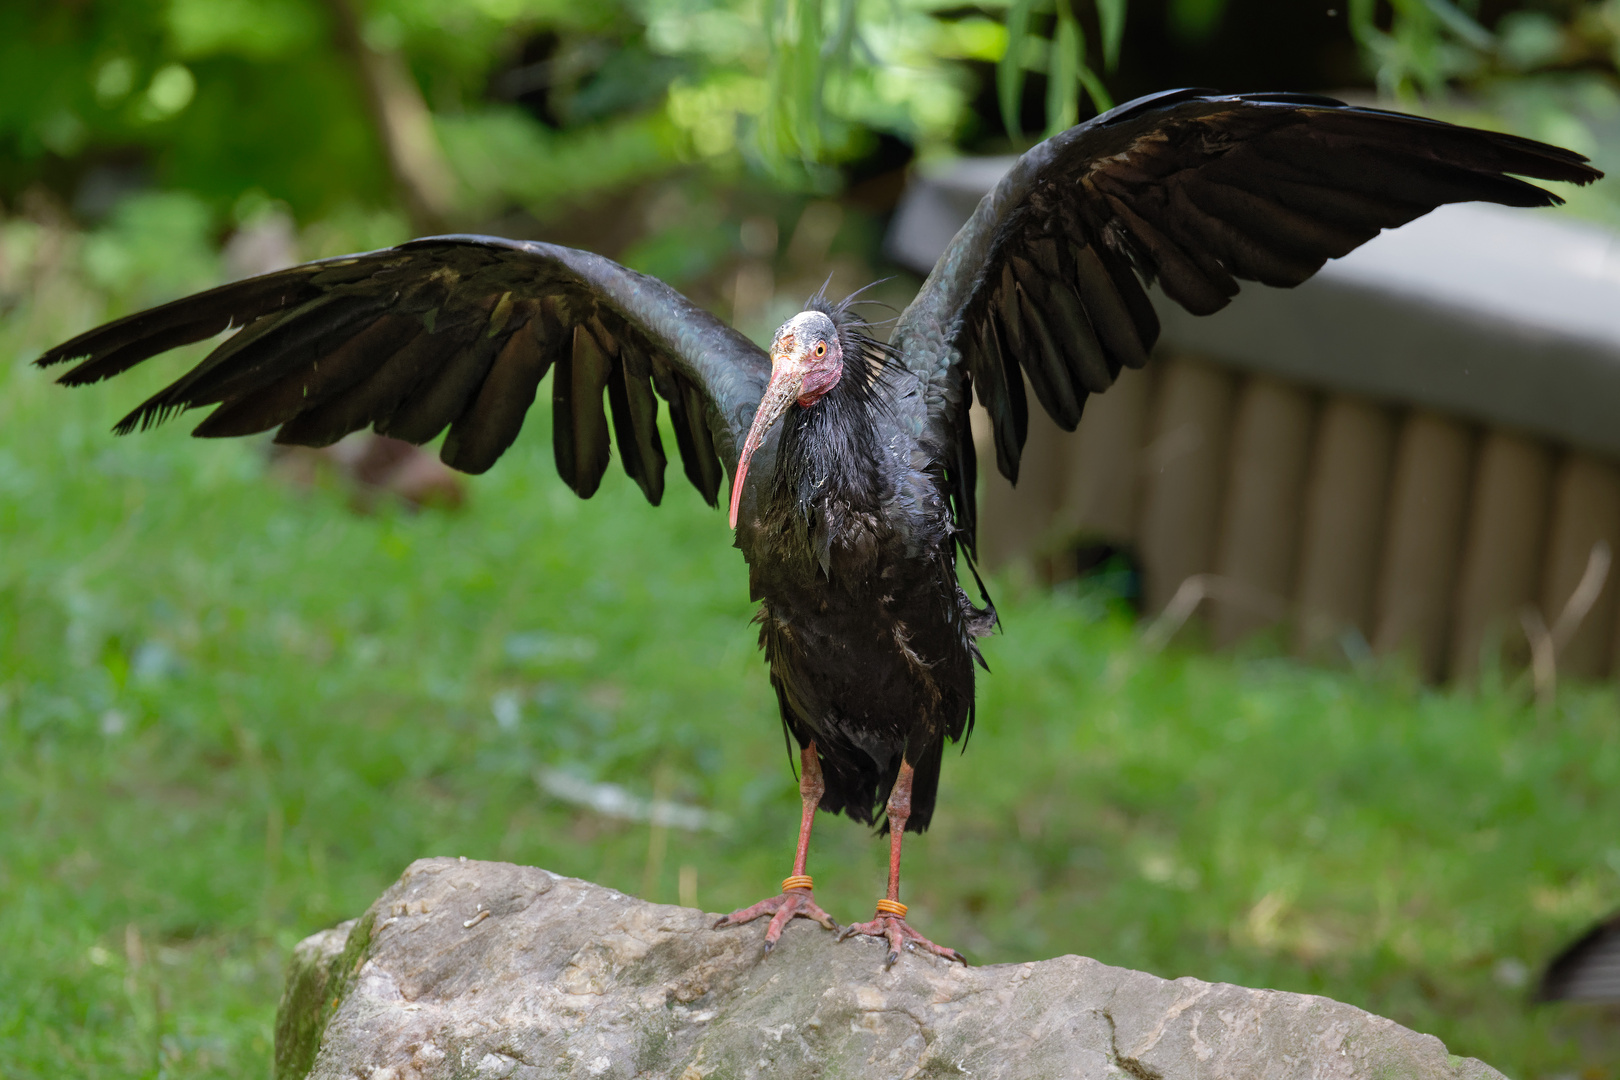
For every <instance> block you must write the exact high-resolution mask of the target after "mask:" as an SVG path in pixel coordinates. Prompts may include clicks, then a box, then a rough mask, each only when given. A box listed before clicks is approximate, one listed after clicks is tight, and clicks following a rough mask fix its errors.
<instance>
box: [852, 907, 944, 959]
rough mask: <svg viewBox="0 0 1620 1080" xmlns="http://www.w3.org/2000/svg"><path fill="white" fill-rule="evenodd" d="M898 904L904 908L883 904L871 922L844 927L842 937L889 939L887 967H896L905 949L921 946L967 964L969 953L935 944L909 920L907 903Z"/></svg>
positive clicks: (920, 947) (935, 953)
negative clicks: (906, 918) (862, 936)
mask: <svg viewBox="0 0 1620 1080" xmlns="http://www.w3.org/2000/svg"><path fill="white" fill-rule="evenodd" d="M894 906H895V907H897V908H899V909H900V910H899V911H898V912H893V911H884V910H883V908H882V907H881V906H880V907H879V909H878V913H877V916H876V917H875V918H873V919H872V921H871V922H863V923H851V924H850V925H848V926H846V927H844V932H843V933H841V934H839V935H838V940H839V941H843V940H844V939H845V938H847V937H851V936H853V935H855V934H865V935H867V936H869V937H875V938H885V939H887V941H888V943H889V955H888V958H887V959H886V960H884V962H883V966H884V967H885V968H890V967H893V966H894V963H895V961H896V960H899V959H900V950H901V949H921V950H923V951H924V952H930V953H933V954H934V955H935V956H942V957H944V958H945V959H947V960H958V961H961V963H962V965H963V966H964V967H965V966H966V965H967V957H965V956H963V955H962V954H961V953H959V952H957V951H956V950H955V949H947V948H946V947H945V946H943V945H935V944H934V943H933V942H932V941H929V940H928V939H927V938H925V937H923V936H922V935H921V934H919V933H917V931H915V930H913V929H912V928H911V927H910V925H909V924H907V922H906V920H905V906H904V905H903V904H895V905H894Z"/></svg>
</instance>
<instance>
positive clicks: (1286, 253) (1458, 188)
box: [895, 90, 1602, 543]
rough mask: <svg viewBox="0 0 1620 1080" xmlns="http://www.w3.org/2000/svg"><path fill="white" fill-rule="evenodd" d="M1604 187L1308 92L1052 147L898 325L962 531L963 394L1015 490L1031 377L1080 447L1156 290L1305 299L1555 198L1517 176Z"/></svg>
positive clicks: (1150, 103)
mask: <svg viewBox="0 0 1620 1080" xmlns="http://www.w3.org/2000/svg"><path fill="white" fill-rule="evenodd" d="M1509 174H1514V175H1509ZM1601 175H1602V173H1600V172H1598V171H1597V170H1595V169H1593V168H1592V167H1591V166H1589V165H1588V164H1587V163H1586V159H1585V158H1584V157H1582V156H1581V155H1579V154H1576V153H1572V152H1570V151H1568V150H1561V149H1559V148H1557V147H1553V146H1547V145H1545V144H1543V143H1538V142H1532V141H1530V140H1528V139H1522V138H1518V137H1516V136H1513V135H1504V134H1500V133H1498V132H1491V131H1480V130H1475V129H1472V128H1463V127H1457V126H1455V125H1452V124H1446V123H1442V122H1440V121H1435V120H1426V119H1422V118H1419V117H1414V116H1405V115H1402V114H1400V113H1392V112H1385V111H1383V110H1379V109H1365V108H1356V107H1352V106H1348V105H1345V104H1343V103H1342V102H1338V101H1335V100H1333V99H1332V98H1323V97H1315V96H1309V95H1303V94H1244V95H1236V96H1220V95H1216V94H1213V93H1211V92H1209V91H1202V90H1172V91H1167V92H1165V93H1161V94H1155V95H1151V96H1149V97H1144V98H1139V99H1138V100H1136V101H1132V102H1129V103H1127V104H1125V105H1122V106H1120V107H1119V108H1117V109H1114V110H1112V111H1111V112H1107V113H1104V114H1102V115H1101V116H1098V117H1097V118H1096V119H1094V120H1091V121H1088V122H1087V123H1084V124H1081V125H1079V126H1077V127H1073V128H1070V129H1069V130H1068V131H1065V132H1063V133H1062V134H1060V135H1057V136H1054V137H1053V138H1051V139H1048V140H1047V141H1046V142H1043V143H1041V144H1040V145H1038V146H1036V147H1034V148H1033V149H1031V150H1030V151H1029V152H1028V153H1026V154H1024V155H1023V157H1021V158H1019V160H1018V161H1017V163H1015V164H1014V165H1013V167H1012V169H1011V170H1010V171H1009V172H1008V173H1007V175H1006V176H1005V177H1004V178H1003V179H1002V180H1001V182H1000V183H999V184H997V185H996V187H995V189H994V190H993V191H991V192H990V193H989V194H988V195H986V196H985V198H984V200H983V201H982V202H980V204H979V207H978V209H977V211H976V212H975V213H974V215H973V217H972V218H971V219H970V220H969V221H968V223H967V224H966V225H965V226H963V227H962V230H961V231H960V232H959V233H957V235H956V238H955V239H954V240H953V241H952V242H951V245H950V247H949V248H948V249H947V250H946V252H945V254H944V255H943V256H942V257H941V258H940V261H939V263H938V264H937V265H936V266H935V268H934V271H933V273H932V274H930V275H929V277H928V280H927V282H925V283H924V285H923V288H922V291H921V292H920V293H919V294H918V296H917V298H916V300H914V301H913V302H912V304H911V305H910V306H909V307H908V308H907V309H906V311H905V312H904V314H902V316H901V318H900V320H899V323H898V325H897V327H896V332H895V340H896V343H897V344H900V345H901V346H902V355H903V356H905V358H906V359H907V361H908V362H909V364H910V366H911V367H912V370H913V372H914V373H915V374H916V375H917V376H918V378H919V379H920V381H921V382H922V383H923V385H924V388H925V391H924V397H925V399H926V401H927V405H928V410H929V426H930V428H931V429H932V434H933V437H934V439H935V440H937V442H936V445H939V446H941V447H948V448H952V449H948V450H946V451H945V452H946V455H947V461H948V462H950V464H948V465H947V473H948V474H950V476H951V480H952V486H953V495H952V498H953V503H954V504H955V506H956V509H957V515H958V522H959V524H960V525H962V526H963V527H964V528H967V529H971V527H972V489H973V471H974V464H973V448H972V438H971V435H970V434H969V433H968V430H967V419H966V415H965V414H966V409H967V404H968V399H969V397H970V394H971V389H972V387H977V388H978V392H979V400H980V401H981V402H982V403H983V404H984V406H985V408H986V409H987V410H988V412H989V414H990V419H991V421H992V424H993V425H994V434H995V447H996V463H997V465H998V467H999V468H1000V469H1001V472H1002V473H1003V474H1004V475H1006V476H1007V478H1008V479H1010V480H1015V481H1016V480H1017V478H1018V459H1019V455H1020V453H1021V451H1022V449H1023V445H1024V437H1025V433H1026V428H1027V423H1028V404H1027V402H1026V401H1025V395H1024V377H1025V376H1027V377H1028V379H1029V385H1030V387H1031V388H1032V389H1033V390H1034V392H1035V397H1036V399H1037V400H1039V402H1040V403H1041V406H1042V407H1043V408H1045V409H1046V411H1047V412H1048V413H1050V414H1051V415H1052V418H1053V419H1054V420H1056V421H1057V423H1058V424H1059V425H1061V426H1062V427H1064V428H1065V429H1067V430H1071V431H1072V430H1073V429H1074V427H1075V425H1076V424H1078V423H1079V421H1080V411H1081V408H1082V407H1083V406H1084V404H1085V400H1086V396H1087V395H1088V394H1094V393H1099V392H1101V391H1103V390H1106V389H1107V388H1108V387H1109V386H1110V385H1111V384H1112V383H1113V381H1114V378H1115V377H1116V376H1117V375H1118V374H1119V371H1120V368H1121V367H1126V366H1128V367H1140V366H1142V365H1143V364H1144V363H1146V361H1147V357H1148V353H1149V351H1150V350H1151V349H1152V348H1153V344H1154V342H1155V341H1156V340H1157V338H1158V334H1159V323H1158V319H1157V317H1156V316H1155V314H1154V311H1153V307H1152V305H1151V304H1150V303H1149V301H1148V297H1147V293H1146V292H1145V289H1144V286H1145V285H1146V284H1150V283H1152V282H1155V281H1157V282H1158V284H1159V287H1160V288H1161V289H1163V290H1164V293H1165V295H1166V296H1168V297H1169V298H1170V299H1172V300H1174V301H1176V302H1177V303H1179V304H1181V305H1182V306H1183V307H1185V308H1186V309H1187V310H1189V311H1191V312H1193V313H1194V314H1196V315H1207V314H1210V313H1211V312H1214V311H1218V310H1219V309H1221V308H1222V307H1225V306H1226V304H1227V302H1228V301H1230V300H1231V298H1232V297H1233V296H1235V295H1237V291H1238V284H1237V282H1238V279H1240V278H1242V279H1247V280H1251V281H1260V282H1264V283H1265V284H1267V285H1277V286H1283V287H1288V286H1293V285H1298V284H1299V283H1300V282H1302V281H1304V280H1305V279H1306V278H1308V277H1310V276H1311V275H1312V274H1314V273H1315V272H1316V271H1317V270H1318V269H1320V268H1321V266H1322V264H1323V263H1324V262H1326V261H1327V260H1328V259H1331V258H1337V257H1338V256H1341V255H1344V254H1347V253H1348V252H1350V251H1351V250H1352V249H1353V248H1355V247H1357V246H1359V245H1360V244H1362V243H1364V242H1366V241H1367V240H1370V239H1372V238H1373V237H1374V236H1377V235H1378V233H1379V231H1380V230H1382V229H1387V228H1393V227H1395V226H1397V225H1404V224H1405V223H1406V222H1408V221H1411V220H1412V219H1414V218H1416V217H1419V216H1421V215H1423V214H1426V213H1428V212H1429V211H1430V210H1432V209H1434V208H1435V207H1437V206H1439V205H1441V204H1443V203H1452V202H1469V201H1474V200H1482V201H1486V202H1495V203H1503V204H1506V205H1509V206H1549V205H1554V204H1557V203H1559V202H1561V201H1562V200H1561V199H1559V198H1558V196H1556V195H1553V194H1551V193H1550V192H1547V191H1544V190H1542V189H1541V188H1538V187H1536V186H1534V185H1533V184H1529V183H1526V182H1525V181H1523V180H1519V179H1515V176H1528V177H1533V178H1535V179H1540V180H1564V181H1572V182H1574V183H1578V184H1584V183H1588V182H1590V181H1592V180H1595V179H1597V178H1598V177H1600V176H1601ZM969 540H970V543H971V533H970V534H969Z"/></svg>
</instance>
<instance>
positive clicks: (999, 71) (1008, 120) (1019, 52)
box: [996, 0, 1035, 139]
mask: <svg viewBox="0 0 1620 1080" xmlns="http://www.w3.org/2000/svg"><path fill="white" fill-rule="evenodd" d="M1034 6H1035V3H1034V0H1012V2H1011V3H1009V4H1008V5H1007V51H1006V53H1004V54H1003V55H1002V57H1001V63H1000V64H998V65H997V66H996V96H997V98H999V99H1000V102H1001V122H1002V123H1003V124H1004V125H1005V126H1006V128H1007V134H1008V135H1011V136H1012V137H1013V138H1014V139H1018V138H1020V137H1022V135H1023V134H1024V127H1023V124H1022V123H1021V122H1020V119H1019V115H1018V114H1019V105H1020V104H1022V102H1023V97H1024V51H1025V46H1026V45H1027V44H1028V41H1029V14H1030V10H1031V9H1032V8H1034Z"/></svg>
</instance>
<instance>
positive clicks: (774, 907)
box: [714, 878, 838, 952]
mask: <svg viewBox="0 0 1620 1080" xmlns="http://www.w3.org/2000/svg"><path fill="white" fill-rule="evenodd" d="M792 880H793V879H792V878H789V879H788V881H785V882H783V883H782V895H780V896H773V897H771V898H770V899H768V900H761V901H760V902H759V903H757V904H755V905H753V906H752V907H745V908H740V909H738V910H736V911H733V912H732V913H731V914H730V915H726V916H723V917H721V918H720V919H718V920H716V922H715V924H714V928H715V929H716V930H720V929H723V928H725V927H727V926H741V925H742V924H743V923H746V922H753V921H754V920H755V919H758V918H761V917H763V916H765V915H769V916H770V917H771V924H770V926H768V927H766V928H765V951H766V952H770V951H771V950H772V949H774V948H776V943H777V941H778V940H780V939H781V937H782V931H783V930H785V929H787V924H788V923H789V922H791V921H792V920H793V919H795V918H800V919H814V920H815V921H816V922H818V923H820V924H821V926H822V928H823V929H826V930H837V929H838V923H837V922H836V921H835V920H834V919H833V917H832V916H831V915H828V914H827V913H826V912H825V911H823V910H821V905H820V904H818V903H816V901H815V897H814V896H813V895H812V894H811V891H810V887H809V886H808V885H803V886H793V887H790V886H789V882H791V881H792Z"/></svg>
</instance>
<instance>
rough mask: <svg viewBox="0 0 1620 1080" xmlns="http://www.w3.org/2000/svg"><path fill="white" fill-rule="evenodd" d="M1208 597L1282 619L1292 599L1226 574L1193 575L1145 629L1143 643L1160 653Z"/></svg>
mask: <svg viewBox="0 0 1620 1080" xmlns="http://www.w3.org/2000/svg"><path fill="white" fill-rule="evenodd" d="M1206 598H1207V599H1211V600H1219V601H1221V602H1222V603H1227V604H1237V605H1238V606H1240V607H1246V608H1251V609H1253V610H1255V611H1258V612H1260V613H1262V614H1264V615H1267V616H1270V617H1272V618H1277V619H1281V618H1284V617H1286V616H1287V615H1288V601H1286V600H1284V599H1283V598H1282V597H1280V596H1275V595H1273V594H1272V593H1268V592H1266V591H1265V590H1263V589H1257V588H1255V587H1254V586H1253V585H1249V584H1247V583H1246V582H1242V581H1238V580H1237V579H1236V578H1229V577H1222V576H1221V575H1220V574H1192V575H1189V576H1188V577H1187V578H1185V579H1183V581H1182V582H1181V585H1180V586H1179V587H1177V589H1176V593H1175V595H1174V596H1172V597H1171V598H1170V602H1169V603H1168V604H1166V605H1164V610H1163V611H1161V612H1159V616H1158V618H1156V619H1154V620H1153V622H1152V623H1150V624H1149V625H1148V628H1147V629H1146V630H1144V631H1143V632H1142V644H1143V645H1144V646H1146V647H1147V649H1148V650H1149V651H1150V652H1158V651H1159V650H1160V649H1162V648H1164V647H1165V646H1166V645H1168V644H1170V639H1171V638H1173V637H1175V636H1176V631H1178V630H1180V629H1181V628H1182V627H1183V626H1185V625H1186V623H1187V620H1188V619H1190V618H1192V614H1193V612H1194V611H1196V610H1197V609H1198V605H1199V604H1201V603H1203V602H1204V600H1205V599H1206Z"/></svg>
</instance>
